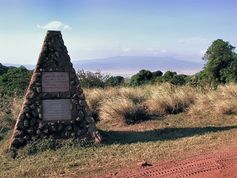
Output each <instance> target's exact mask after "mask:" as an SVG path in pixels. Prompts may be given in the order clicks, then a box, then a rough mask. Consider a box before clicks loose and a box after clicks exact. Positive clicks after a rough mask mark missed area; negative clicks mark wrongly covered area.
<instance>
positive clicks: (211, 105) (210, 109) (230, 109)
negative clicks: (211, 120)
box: [188, 84, 237, 117]
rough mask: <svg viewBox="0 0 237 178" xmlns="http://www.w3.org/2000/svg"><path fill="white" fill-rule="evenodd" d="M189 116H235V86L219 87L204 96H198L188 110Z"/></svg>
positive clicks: (236, 94) (236, 112)
mask: <svg viewBox="0 0 237 178" xmlns="http://www.w3.org/2000/svg"><path fill="white" fill-rule="evenodd" d="M188 114H189V115H191V116H207V115H209V116H214V117H223V116H224V115H230V114H237V85H236V84H229V85H225V86H219V87H218V88H217V89H216V90H211V91H209V92H207V93H205V94H199V95H198V97H197V98H196V100H195V105H193V106H191V107H190V108H189V111H188Z"/></svg>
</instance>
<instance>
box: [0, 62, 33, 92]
mask: <svg viewBox="0 0 237 178" xmlns="http://www.w3.org/2000/svg"><path fill="white" fill-rule="evenodd" d="M30 77H31V72H30V71H28V70H27V69H26V68H25V67H23V66H21V67H19V68H9V69H8V71H7V73H4V74H3V75H2V76H0V93H1V94H2V95H9V96H13V95H14V94H15V95H17V96H18V95H20V96H21V95H23V94H24V93H25V90H26V88H27V86H28V84H29V81H30Z"/></svg>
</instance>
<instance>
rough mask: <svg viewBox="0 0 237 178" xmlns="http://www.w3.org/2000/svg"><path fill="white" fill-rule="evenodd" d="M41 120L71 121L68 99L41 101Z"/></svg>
mask: <svg viewBox="0 0 237 178" xmlns="http://www.w3.org/2000/svg"><path fill="white" fill-rule="evenodd" d="M42 104H43V120H45V121H57V120H71V118H72V114H71V101H70V99H54V100H42Z"/></svg>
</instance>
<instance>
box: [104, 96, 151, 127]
mask: <svg viewBox="0 0 237 178" xmlns="http://www.w3.org/2000/svg"><path fill="white" fill-rule="evenodd" d="M99 115H100V117H101V118H103V120H112V121H113V124H122V123H126V124H134V123H138V122H140V121H142V120H145V119H146V118H147V114H146V112H145V110H144V109H143V108H141V106H140V105H138V104H135V103H134V102H133V101H132V100H131V99H129V98H125V97H118V98H112V99H108V100H106V101H105V102H104V103H103V104H102V105H101V108H100V113H99Z"/></svg>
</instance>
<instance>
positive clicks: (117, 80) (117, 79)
mask: <svg viewBox="0 0 237 178" xmlns="http://www.w3.org/2000/svg"><path fill="white" fill-rule="evenodd" d="M123 83H124V78H123V77H122V76H112V77H109V78H108V79H107V80H106V81H105V85H106V86H112V87H115V86H119V85H122V84H123Z"/></svg>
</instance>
